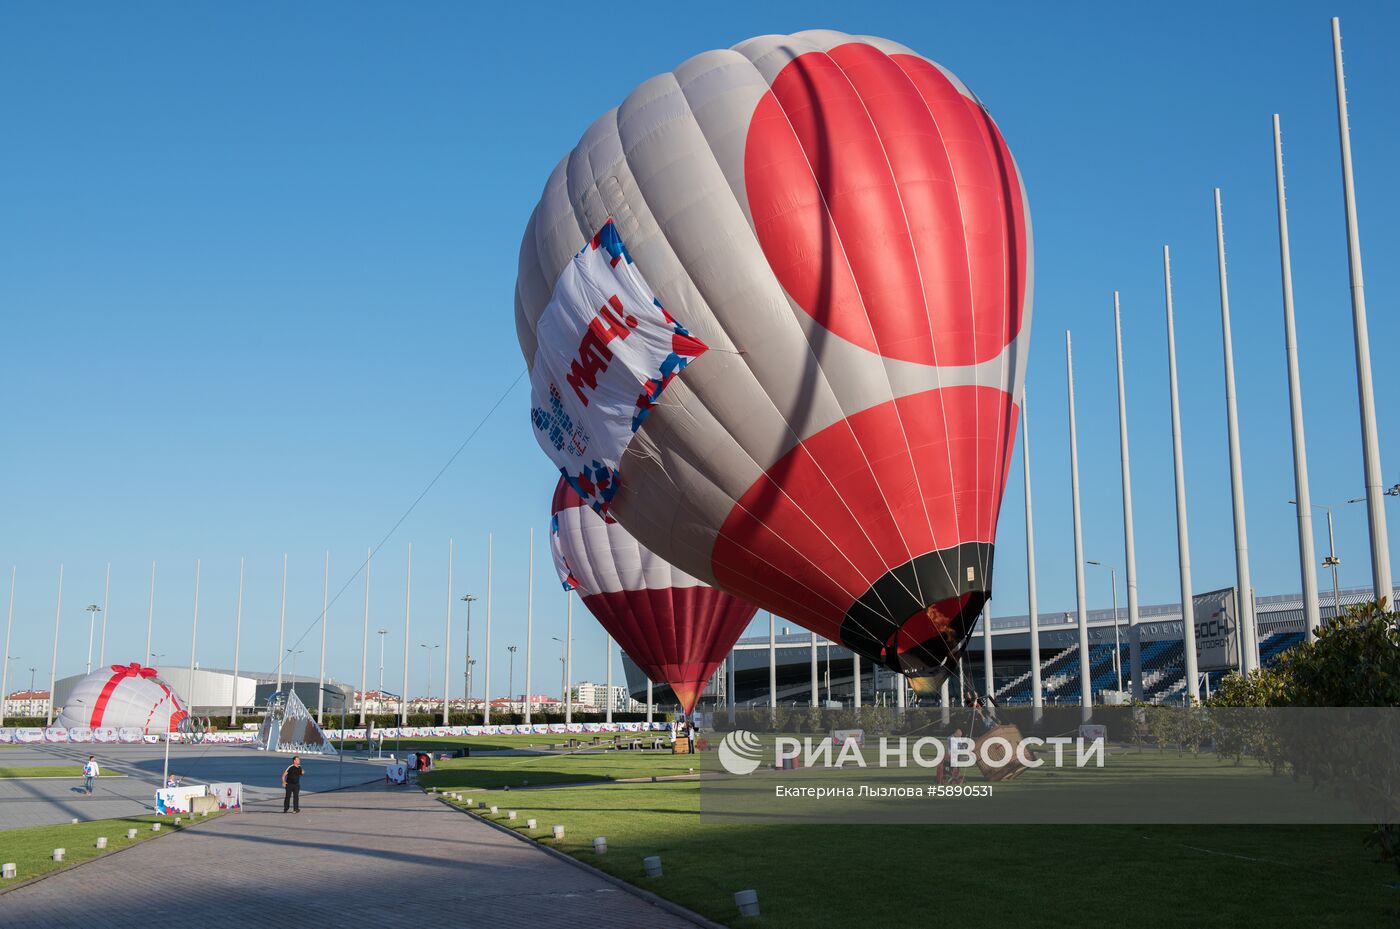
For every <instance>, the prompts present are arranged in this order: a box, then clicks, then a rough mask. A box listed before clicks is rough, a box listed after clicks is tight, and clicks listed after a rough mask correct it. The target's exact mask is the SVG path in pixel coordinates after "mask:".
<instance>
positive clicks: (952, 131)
mask: <svg viewBox="0 0 1400 929" xmlns="http://www.w3.org/2000/svg"><path fill="white" fill-rule="evenodd" d="M1031 284H1032V256H1031V232H1030V217H1029V210H1028V206H1027V203H1026V198H1025V194H1024V190H1023V187H1022V184H1021V178H1020V175H1019V173H1018V171H1017V169H1016V166H1015V163H1014V161H1013V160H1012V157H1011V153H1010V151H1009V149H1008V148H1007V146H1006V143H1005V142H1004V140H1003V139H1002V136H1001V133H1000V131H999V130H998V129H997V127H996V125H995V123H994V122H993V121H992V119H991V116H990V115H989V114H988V113H987V111H986V109H985V108H984V107H983V106H982V104H981V102H980V101H979V100H978V99H977V98H976V97H975V96H974V95H973V94H972V92H971V91H970V90H969V89H968V88H967V87H966V86H965V85H964V84H963V83H962V82H961V81H959V80H958V79H957V78H956V77H954V76H953V75H952V74H951V73H949V72H948V71H947V70H946V69H944V68H942V67H941V66H939V65H937V64H935V63H933V62H932V61H930V60H928V59H926V58H923V57H922V56H920V55H918V54H917V53H915V52H913V51H911V50H910V49H907V48H905V47H903V46H901V45H898V44H897V43H894V42H890V41H888V40H884V39H878V38H871V37H852V36H847V35H844V34H841V33H837V32H827V31H815V32H804V33H799V34H797V35H793V36H763V37H760V38H756V39H751V40H749V41H747V42H743V43H741V44H739V45H737V46H735V47H734V48H732V49H729V50H722V51H711V52H706V53H704V54H701V55H698V56H696V57H695V58H692V59H690V60H689V61H686V62H684V63H682V64H681V65H680V66H679V67H678V68H676V70H675V71H673V72H672V73H669V74H663V75H660V76H658V77H655V78H652V79H651V80H649V81H646V82H645V83H643V84H642V85H641V86H639V87H638V88H637V89H636V90H634V91H633V92H632V93H631V95H629V96H628V98H627V99H626V100H625V101H624V102H623V103H622V105H621V106H619V107H618V108H616V109H614V110H612V111H610V112H608V113H606V114H604V115H603V116H602V117H601V118H600V119H598V120H597V121H596V122H595V123H594V124H593V125H592V126H591V127H590V128H589V129H588V131H587V132H586V133H585V134H584V136H583V138H582V139H581V140H580V141H579V143H578V145H577V146H576V147H575V148H574V150H573V151H572V152H571V153H570V154H569V155H568V156H567V157H566V158H564V160H563V161H561V162H560V163H559V165H558V167H556V168H555V170H554V172H553V174H552V175H551V176H550V178H549V180H548V182H547V184H546V186H545V190H544V193H543V195H542V196H541V199H540V201H539V203H538V205H537V206H536V207H535V210H534V212H533V214H532V215H531V217H530V221H529V225H528V227H527V229H526V231H525V235H524V239H523V241H522V244H521V251H520V269H519V276H518V278H517V286H516V323H517V332H518V335H519V338H520V344H521V348H522V351H523V352H524V355H525V358H526V360H527V362H528V363H529V364H530V366H531V381H532V407H533V408H532V420H533V423H534V425H535V428H536V435H537V438H539V440H540V442H541V445H542V446H543V447H544V448H545V451H546V453H547V454H549V455H550V456H551V458H552V459H553V460H554V461H555V463H556V464H557V465H558V466H559V467H560V470H561V471H562V472H563V474H564V475H565V476H566V477H568V478H569V480H570V481H571V483H572V484H573V486H574V487H575V488H577V489H578V490H579V491H580V492H581V493H583V494H584V496H586V497H587V498H588V499H589V502H590V503H591V504H592V505H594V506H596V507H598V508H599V509H601V510H605V511H606V512H608V513H610V514H611V515H612V516H613V517H615V518H616V519H617V520H618V521H619V522H620V523H621V524H622V525H623V526H625V527H626V528H627V530H628V531H629V532H630V533H631V534H632V535H633V536H635V537H636V538H637V539H638V540H639V541H640V542H641V543H642V544H643V545H644V546H646V548H648V549H650V550H651V551H653V552H655V553H656V554H658V555H660V556H661V557H663V558H665V559H666V560H667V561H669V562H672V563H673V564H675V565H677V566H679V567H680V568H681V569H683V570H684V571H686V572H688V573H690V574H691V575H694V576H695V577H697V578H699V579H701V580H703V581H706V582H708V583H713V584H715V585H717V586H719V587H722V588H724V589H725V590H729V591H732V592H734V593H736V594H738V595H740V596H742V597H744V598H745V599H746V600H749V601H752V602H753V603H756V604H759V605H760V606H763V607H765V608H768V609H771V610H773V611H774V612H776V613H778V614H780V615H782V616H784V617H787V618H790V619H792V620H794V621H796V622H798V623H800V624H802V625H803V626H806V627H807V628H808V629H811V630H813V631H816V632H819V633H821V634H823V635H826V636H828V637H830V638H833V639H835V640H838V641H841V642H843V643H845V644H846V645H848V646H849V647H851V648H852V649H854V650H855V651H856V652H858V653H860V654H862V655H864V656H866V657H868V658H871V659H874V660H877V661H880V662H882V663H884V664H885V665H887V666H888V667H891V668H894V669H896V670H899V671H903V672H905V673H908V674H911V675H914V676H916V677H919V678H921V679H920V680H916V681H915V685H916V686H920V685H921V684H922V685H923V686H927V687H932V686H934V685H936V683H937V682H938V681H940V680H942V678H943V675H944V674H946V669H947V668H948V667H949V666H950V665H952V664H953V662H954V659H955V658H956V656H957V655H958V654H959V653H960V651H961V648H962V646H963V644H964V643H965V641H966V638H967V636H968V634H969V632H970V630H971V626H972V624H973V622H974V621H975V619H976V616H977V614H978V613H979V612H980V611H981V608H982V604H983V603H984V601H985V600H987V599H988V598H989V597H990V595H991V589H992V588H991V584H992V556H993V543H994V540H995V534H996V521H997V514H998V510H999V508H1000V504H1001V497H1002V490H1003V487H1004V484H1005V479H1006V470H1007V467H1008V465H1009V461H1010V456H1011V450H1012V446H1013V443H1014V438H1015V427H1016V419H1017V415H1018V408H1017V398H1019V396H1020V393H1021V389H1022V385H1023V382H1024V377H1025V364H1026V353H1027V349H1028V347H1029V328H1030V310H1031V290H1032V287H1031Z"/></svg>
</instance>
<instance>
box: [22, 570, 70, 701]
mask: <svg viewBox="0 0 1400 929" xmlns="http://www.w3.org/2000/svg"><path fill="white" fill-rule="evenodd" d="M62 619H63V565H59V566H58V606H56V607H55V608H54V611H53V659H52V662H51V663H50V665H49V715H48V722H47V723H45V725H49V726H51V725H53V690H54V687H55V686H56V685H57V683H58V627H59V626H60V624H61V622H62ZM30 689H31V690H32V689H33V688H32V687H31V688H30Z"/></svg>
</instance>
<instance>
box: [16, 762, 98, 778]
mask: <svg viewBox="0 0 1400 929" xmlns="http://www.w3.org/2000/svg"><path fill="white" fill-rule="evenodd" d="M82 776H83V766H82V765H79V764H70V765H39V766H36V767H28V768H0V778H15V777H82ZM101 776H102V777H121V776H122V775H120V774H111V773H109V772H107V771H103V772H102V774H101Z"/></svg>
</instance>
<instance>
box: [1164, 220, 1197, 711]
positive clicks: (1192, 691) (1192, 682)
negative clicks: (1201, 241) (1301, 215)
mask: <svg viewBox="0 0 1400 929" xmlns="http://www.w3.org/2000/svg"><path fill="white" fill-rule="evenodd" d="M1162 280H1163V283H1164V286H1165V290H1166V306H1167V377H1168V384H1169V386H1170V388H1171V410H1172V470H1173V472H1174V474H1175V476H1176V555H1177V568H1178V572H1179V574H1180V580H1181V639H1182V645H1183V646H1185V650H1186V697H1187V699H1188V700H1189V701H1190V703H1191V704H1193V705H1194V704H1197V703H1199V702H1200V701H1201V685H1200V681H1198V680H1196V676H1197V673H1198V671H1197V664H1196V607H1195V603H1194V601H1193V600H1192V592H1191V540H1190V535H1189V533H1188V531H1187V528H1186V466H1185V464H1184V463H1183V461H1182V454H1181V401H1180V399H1179V398H1178V396H1177V384H1176V323H1175V320H1174V319H1173V317H1172V259H1171V252H1170V250H1168V248H1167V246H1165V245H1163V246H1162Z"/></svg>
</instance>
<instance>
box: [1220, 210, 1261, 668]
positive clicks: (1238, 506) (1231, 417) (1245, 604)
mask: <svg viewBox="0 0 1400 929" xmlns="http://www.w3.org/2000/svg"><path fill="white" fill-rule="evenodd" d="M1215 251H1216V258H1217V262H1216V263H1217V266H1218V267H1219V270H1220V335H1221V344H1222V345H1223V346H1224V358H1225V422H1226V437H1227V439H1228V440H1229V451H1230V509H1231V512H1232V516H1233V522H1234V526H1235V578H1236V583H1237V585H1238V587H1239V591H1240V632H1241V635H1240V651H1241V653H1242V654H1243V657H1244V661H1243V663H1242V665H1241V667H1240V671H1241V672H1242V673H1244V674H1249V672H1251V671H1254V670H1256V669H1258V667H1259V647H1258V642H1257V637H1256V636H1255V625H1254V584H1253V582H1252V581H1251V580H1250V576H1249V537H1248V533H1247V532H1246V529H1245V514H1244V470H1243V468H1242V466H1241V465H1240V422H1239V414H1238V412H1237V410H1236V405H1235V349H1234V339H1233V336H1232V335H1231V330H1230V289H1229V284H1228V283H1227V281H1226V276H1225V221H1224V219H1223V218H1222V216H1221V210H1220V188H1219V187H1217V188H1215Z"/></svg>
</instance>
